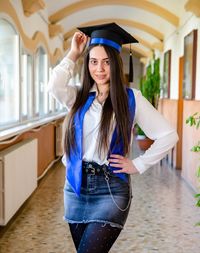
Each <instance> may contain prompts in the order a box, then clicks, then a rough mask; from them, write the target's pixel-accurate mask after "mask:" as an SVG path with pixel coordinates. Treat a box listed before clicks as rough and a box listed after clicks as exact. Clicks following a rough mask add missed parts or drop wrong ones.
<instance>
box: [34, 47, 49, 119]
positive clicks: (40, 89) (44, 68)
mask: <svg viewBox="0 0 200 253" xmlns="http://www.w3.org/2000/svg"><path fill="white" fill-rule="evenodd" d="M47 80H48V57H47V55H46V53H45V51H44V50H43V48H41V47H40V48H39V49H38V50H37V53H36V72H35V86H34V96H35V101H34V102H35V115H37V116H40V117H41V116H44V115H45V114H47V113H48V94H47Z"/></svg>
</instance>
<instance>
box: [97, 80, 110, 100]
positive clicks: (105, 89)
mask: <svg viewBox="0 0 200 253" xmlns="http://www.w3.org/2000/svg"><path fill="white" fill-rule="evenodd" d="M109 88H110V85H109V84H108V85H106V84H104V85H97V90H98V95H97V100H98V101H99V103H101V104H102V103H103V102H104V101H105V100H106V98H107V97H108V94H109V90H110V89H109Z"/></svg>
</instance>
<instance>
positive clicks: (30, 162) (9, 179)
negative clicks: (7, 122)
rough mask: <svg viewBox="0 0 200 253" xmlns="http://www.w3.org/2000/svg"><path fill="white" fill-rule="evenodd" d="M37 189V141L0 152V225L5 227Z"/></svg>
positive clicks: (30, 140) (29, 141) (25, 142)
mask: <svg viewBox="0 0 200 253" xmlns="http://www.w3.org/2000/svg"><path fill="white" fill-rule="evenodd" d="M36 187H37V139H28V140H25V141H22V142H20V143H18V144H15V145H13V146H11V147H9V148H7V149H5V150H3V151H1V152H0V225H6V224H7V223H8V221H9V220H10V219H11V218H12V217H13V215H14V214H15V213H16V212H17V210H18V209H19V208H20V206H21V205H22V204H23V203H24V202H25V200H27V198H28V197H29V196H30V195H31V193H32V192H33V191H34V190H35V188H36Z"/></svg>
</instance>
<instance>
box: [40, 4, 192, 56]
mask: <svg viewBox="0 0 200 253" xmlns="http://www.w3.org/2000/svg"><path fill="white" fill-rule="evenodd" d="M187 1H188V0H167V1H166V0H123V1H122V0H121V1H119V0H107V1H105V0H96V1H95V0H82V1H80V0H59V1H55V0H45V1H44V2H45V6H46V9H47V15H48V20H49V22H50V23H51V24H56V25H60V26H61V27H62V34H63V37H64V39H65V41H69V40H70V37H71V36H72V35H73V33H74V31H75V30H76V27H79V26H85V25H93V24H100V23H107V22H116V23H118V24H119V25H121V26H122V27H123V28H124V29H126V30H127V31H128V32H129V33H130V34H132V35H133V36H134V37H135V38H136V39H138V41H139V43H137V44H135V45H133V49H134V51H135V52H136V53H137V55H138V57H149V56H150V55H151V54H152V51H153V50H154V49H157V50H159V51H162V50H163V41H164V40H165V39H167V38H168V37H169V36H170V34H172V33H173V32H174V31H175V30H176V29H177V28H178V27H179V26H180V22H181V19H180V18H181V17H182V16H183V15H185V13H186V11H185V8H184V6H185V4H186V3H187Z"/></svg>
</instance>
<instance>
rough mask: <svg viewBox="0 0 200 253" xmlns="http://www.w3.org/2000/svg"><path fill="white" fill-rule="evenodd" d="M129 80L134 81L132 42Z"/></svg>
mask: <svg viewBox="0 0 200 253" xmlns="http://www.w3.org/2000/svg"><path fill="white" fill-rule="evenodd" d="M128 81H129V82H131V83H132V82H133V57H132V50H131V44H130V58H129V77H128Z"/></svg>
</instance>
